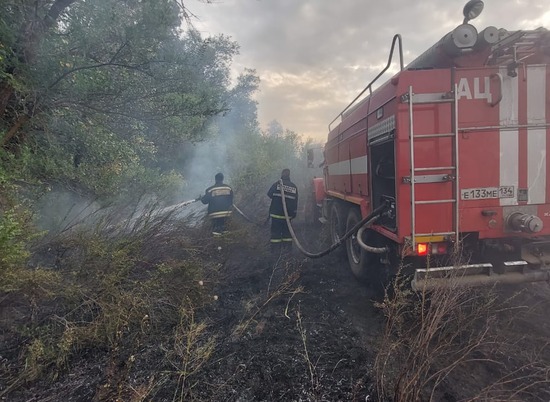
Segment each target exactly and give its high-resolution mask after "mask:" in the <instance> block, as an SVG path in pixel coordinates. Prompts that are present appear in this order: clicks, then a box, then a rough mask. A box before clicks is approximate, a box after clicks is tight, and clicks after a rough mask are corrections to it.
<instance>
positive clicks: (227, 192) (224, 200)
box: [199, 173, 233, 236]
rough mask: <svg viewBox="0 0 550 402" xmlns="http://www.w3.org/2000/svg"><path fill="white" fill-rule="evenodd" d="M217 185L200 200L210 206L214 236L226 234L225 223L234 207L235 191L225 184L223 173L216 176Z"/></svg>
mask: <svg viewBox="0 0 550 402" xmlns="http://www.w3.org/2000/svg"><path fill="white" fill-rule="evenodd" d="M215 180H216V184H214V185H213V186H210V187H208V188H207V189H206V191H205V193H204V195H201V196H200V197H199V199H200V200H201V202H202V203H203V204H208V217H209V218H210V219H211V220H212V234H213V235H215V236H218V235H221V234H222V233H223V232H225V231H226V230H225V223H226V220H227V218H228V217H229V216H230V215H231V208H232V207H233V190H232V189H231V187H229V186H228V185H227V184H224V182H223V173H218V174H216V176H215Z"/></svg>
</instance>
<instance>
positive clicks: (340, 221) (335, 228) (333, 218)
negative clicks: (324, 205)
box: [330, 201, 346, 256]
mask: <svg viewBox="0 0 550 402" xmlns="http://www.w3.org/2000/svg"><path fill="white" fill-rule="evenodd" d="M344 212H345V211H344V208H343V207H342V206H341V205H340V204H339V203H338V202H336V201H334V202H333V203H332V205H331V206H330V241H331V244H335V243H337V242H338V241H339V240H340V239H341V238H342V236H343V235H344V234H345V229H346V224H345V221H344V219H345V218H344V216H345V215H344ZM339 250H340V253H341V255H342V256H343V254H344V253H343V252H342V250H343V247H339ZM337 252H338V250H337Z"/></svg>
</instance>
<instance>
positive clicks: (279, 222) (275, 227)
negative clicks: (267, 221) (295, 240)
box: [271, 215, 292, 251]
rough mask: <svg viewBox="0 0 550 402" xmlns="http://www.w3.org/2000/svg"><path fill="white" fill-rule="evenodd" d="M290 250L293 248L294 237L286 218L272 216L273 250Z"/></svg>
mask: <svg viewBox="0 0 550 402" xmlns="http://www.w3.org/2000/svg"><path fill="white" fill-rule="evenodd" d="M281 248H282V249H283V250H290V249H291V248H292V236H291V234H290V230H288V225H287V224H286V220H285V218H284V217H282V218H281V217H278V216H273V215H271V250H272V251H278V250H280V249H281Z"/></svg>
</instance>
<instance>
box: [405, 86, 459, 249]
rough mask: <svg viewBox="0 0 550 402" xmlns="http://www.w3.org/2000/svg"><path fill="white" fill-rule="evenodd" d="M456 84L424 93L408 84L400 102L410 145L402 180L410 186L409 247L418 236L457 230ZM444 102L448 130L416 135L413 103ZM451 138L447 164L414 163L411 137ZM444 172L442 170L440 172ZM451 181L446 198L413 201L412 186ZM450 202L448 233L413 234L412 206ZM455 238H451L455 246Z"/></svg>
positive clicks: (456, 231) (456, 236)
mask: <svg viewBox="0 0 550 402" xmlns="http://www.w3.org/2000/svg"><path fill="white" fill-rule="evenodd" d="M457 93H458V91H457V84H456V83H454V86H453V90H452V91H450V92H443V93H424V94H416V93H414V92H413V87H412V86H409V92H408V94H407V95H405V97H404V99H403V100H404V101H406V102H407V103H408V106H409V146H410V172H411V175H410V178H407V180H406V181H410V185H411V246H412V248H413V250H414V249H415V248H416V241H417V239H418V238H420V237H424V238H426V237H429V238H433V237H435V236H442V237H444V238H451V237H454V238H455V239H456V240H458V233H459V212H458V207H459V205H458V204H459V194H460V188H459V174H458V172H459V170H458V167H459V166H458V138H459V137H458V95H457ZM438 103H448V104H450V106H451V126H452V127H451V128H450V130H449V132H448V133H434V134H416V133H415V132H414V118H413V112H414V110H413V106H414V105H418V104H421V105H427V104H438ZM443 137H451V138H452V139H453V141H452V149H451V152H452V163H451V165H450V166H420V167H418V166H416V165H415V162H414V158H415V147H414V143H415V140H419V139H424V138H443ZM430 172H438V173H439V174H427V173H430ZM442 172H445V173H442ZM448 181H454V186H453V196H452V198H449V199H429V200H417V199H416V191H415V190H416V186H418V185H422V184H427V183H438V182H448ZM447 203H452V204H453V205H454V208H453V215H454V216H453V219H452V222H453V227H452V230H451V231H450V232H440V233H417V232H416V206H417V205H420V204H447ZM457 244H458V241H455V245H457Z"/></svg>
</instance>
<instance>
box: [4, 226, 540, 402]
mask: <svg viewBox="0 0 550 402" xmlns="http://www.w3.org/2000/svg"><path fill="white" fill-rule="evenodd" d="M242 226H246V225H242ZM233 229H234V231H233V232H232V233H231V234H229V235H227V236H226V237H224V238H218V239H208V240H205V243H204V244H203V245H202V247H203V250H204V255H205V256H207V257H208V258H209V259H210V260H212V261H215V262H216V264H214V265H215V266H216V267H217V268H216V270H215V272H214V271H212V272H211V273H210V274H209V275H207V276H206V277H205V280H204V292H205V294H206V295H207V297H209V298H210V299H211V300H212V302H211V303H209V304H207V305H206V306H205V307H203V308H201V309H200V310H198V311H197V317H196V319H197V321H201V322H205V323H206V324H207V332H206V337H208V339H214V340H215V341H214V344H215V346H214V348H213V350H212V353H211V354H210V355H209V358H208V359H207V360H206V361H205V362H204V363H203V364H201V365H200V366H199V365H196V367H198V368H196V369H195V370H188V371H187V372H186V374H185V375H182V374H181V371H180V375H179V376H178V375H171V376H168V377H166V376H164V377H163V375H162V373H165V372H166V371H169V370H170V367H168V366H167V365H166V362H161V361H160V359H161V355H162V354H161V353H160V350H161V349H162V342H161V341H160V340H159V341H158V343H155V342H152V343H149V344H145V345H141V346H140V350H141V352H140V354H139V355H137V356H136V361H135V362H134V364H133V365H132V367H131V369H128V368H125V366H124V364H123V360H124V359H122V358H121V361H120V362H118V363H116V362H113V361H112V359H110V358H108V357H107V355H106V353H104V352H102V351H91V352H90V353H89V354H84V355H83V356H80V358H79V359H78V360H77V361H74V362H72V364H71V369H70V371H69V372H68V373H66V374H64V375H63V376H61V377H60V378H57V379H56V380H55V381H54V383H53V384H52V383H51V382H38V383H34V384H29V385H28V386H26V387H21V388H20V389H18V390H17V391H15V392H13V393H11V394H10V395H9V396H7V397H5V399H4V400H13V401H57V400H65V401H92V400H95V401H98V400H120V401H126V400H129V401H141V400H153V401H173V400H178V401H180V400H181V401H187V400H201V401H239V402H244V401H376V400H392V396H391V390H390V392H389V393H388V396H386V397H385V398H382V397H381V395H379V394H378V393H377V387H376V384H377V381H376V380H377V378H376V375H377V374H376V371H375V367H374V366H375V359H376V356H377V354H378V352H379V347H380V341H381V338H382V336H383V333H384V327H385V323H386V319H385V317H384V314H383V312H382V310H381V308H380V307H379V306H377V305H376V303H375V301H374V298H375V295H374V294H373V293H372V292H371V291H370V290H369V288H368V287H367V286H365V285H364V284H361V283H359V282H358V281H356V280H355V278H354V277H353V276H352V274H351V272H350V271H349V269H348V268H347V265H346V262H345V261H344V260H343V259H342V255H341V253H339V252H338V251H336V252H334V253H332V254H330V255H328V256H326V257H323V258H321V259H307V258H305V257H303V256H302V255H301V254H300V253H299V252H298V251H297V250H296V249H295V250H294V252H293V253H292V254H291V255H286V256H282V257H281V256H273V255H271V253H270V251H269V248H268V238H269V230H268V227H267V226H263V227H254V228H251V227H250V226H249V227H248V228H244V229H243V227H241V225H240V224H239V225H237V227H236V228H233ZM296 230H297V234H298V237H299V238H300V239H302V242H303V246H304V247H306V248H308V249H309V250H310V251H319V250H321V249H323V247H324V246H326V245H327V244H326V242H325V241H323V239H324V238H325V237H324V235H323V232H322V230H321V229H320V228H318V227H310V226H305V225H303V224H302V225H300V223H299V222H298V223H297V225H296ZM523 289H524V290H525V291H523V292H522V293H520V294H519V295H518V296H515V297H514V299H513V306H515V307H517V309H518V311H519V314H517V315H515V316H514V317H515V319H514V320H511V319H510V315H509V314H504V313H502V314H500V315H499V314H497V315H496V320H498V319H501V320H502V321H503V322H492V323H491V325H490V326H494V328H495V329H496V328H499V331H500V328H501V327H502V328H504V327H505V328H506V331H507V332H506V333H501V334H500V335H503V336H504V338H507V339H509V340H510V344H511V345H513V347H511V348H510V349H508V350H507V351H505V350H503V349H499V348H494V345H492V346H493V348H485V349H481V350H480V351H477V352H476V353H477V355H476V356H475V357H476V358H475V359H472V360H473V361H470V362H467V363H465V364H464V365H459V366H457V367H456V369H455V370H453V371H452V373H451V374H450V375H449V376H447V377H446V378H445V379H444V380H443V381H442V382H441V383H440V384H439V385H438V387H437V390H436V392H435V393H434V394H433V395H432V396H431V400H434V401H461V400H491V401H493V400H494V401H497V400H516V401H549V400H550V385H549V384H550V374H549V370H548V364H549V363H550V354H549V352H548V348H547V345H546V344H547V342H548V340H549V339H550V325H549V322H550V319H549V318H548V315H547V311H548V307H549V306H550V304H549V302H550V290H549V285H548V284H546V283H542V284H534V285H526V286H524V287H523ZM516 291H517V288H506V289H503V290H499V294H498V297H499V298H502V299H503V300H504V299H507V298H509V297H510V296H511V295H513V294H515V292H516ZM413 299H414V297H412V298H411V302H412V301H413ZM414 300H416V299H414ZM492 319H495V318H494V317H493V318H492ZM202 339H203V341H204V342H206V341H205V340H204V338H202ZM200 342H201V341H200V339H199V341H198V343H200ZM497 349H498V350H497ZM491 353H492V354H491ZM397 360H398V359H397ZM545 362H546V365H545ZM392 363H393V364H394V365H396V366H399V364H400V363H402V362H400V361H393V362H392ZM438 364H439V365H443V366H444V365H445V364H449V362H448V361H445V356H443V357H442V358H441V357H440V358H439V359H435V361H434V367H433V368H431V370H432V372H433V371H437V368H438V366H437V365H438ZM395 370H397V369H395ZM392 373H393V372H392V371H388V373H387V375H388V377H389V376H391V375H392ZM507 375H508V376H510V377H507ZM113 376H124V377H125V381H126V382H127V383H128V384H130V387H129V389H131V392H118V393H116V392H107V391H105V389H106V388H108V387H109V386H111V385H110V384H113V383H114V382H113V381H110V380H109V378H110V377H113ZM512 376H513V377H514V378H512ZM516 377H517V378H516ZM160 379H162V380H160ZM495 384H496V385H495ZM424 391H425V393H423V396H422V397H421V398H417V399H416V400H430V390H429V389H426V390H424ZM516 391H517V392H516ZM401 400H415V399H413V398H408V397H403V399H401Z"/></svg>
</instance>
